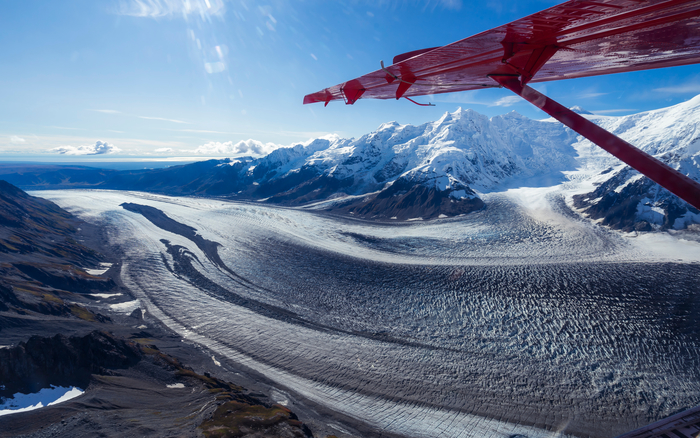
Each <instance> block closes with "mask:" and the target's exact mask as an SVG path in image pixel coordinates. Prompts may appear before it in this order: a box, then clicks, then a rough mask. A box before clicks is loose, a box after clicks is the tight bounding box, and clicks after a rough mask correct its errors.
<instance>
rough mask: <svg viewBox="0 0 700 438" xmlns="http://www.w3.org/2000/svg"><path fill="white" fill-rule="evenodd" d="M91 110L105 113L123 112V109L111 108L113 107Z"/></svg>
mask: <svg viewBox="0 0 700 438" xmlns="http://www.w3.org/2000/svg"><path fill="white" fill-rule="evenodd" d="M90 111H95V112H98V113H105V114H119V113H121V111H117V110H111V109H92V110H90Z"/></svg>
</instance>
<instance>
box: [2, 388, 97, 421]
mask: <svg viewBox="0 0 700 438" xmlns="http://www.w3.org/2000/svg"><path fill="white" fill-rule="evenodd" d="M84 392H85V391H83V390H82V389H80V388H77V387H75V386H73V387H71V388H67V387H61V386H58V387H55V386H51V387H50V388H43V389H41V390H40V391H39V392H35V393H33V394H22V393H21V392H18V393H17V394H15V395H14V396H12V398H10V399H7V400H5V401H4V402H2V403H0V416H2V415H9V414H16V413H18V412H27V411H33V410H35V409H39V408H43V407H45V406H53V405H57V404H59V403H63V402H65V401H68V400H71V399H74V398H76V397H78V396H80V395H81V394H83V393H84Z"/></svg>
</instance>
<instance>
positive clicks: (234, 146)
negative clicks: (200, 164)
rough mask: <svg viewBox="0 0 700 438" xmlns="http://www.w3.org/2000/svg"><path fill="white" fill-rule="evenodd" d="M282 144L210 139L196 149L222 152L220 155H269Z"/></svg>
mask: <svg viewBox="0 0 700 438" xmlns="http://www.w3.org/2000/svg"><path fill="white" fill-rule="evenodd" d="M281 147H282V146H281V145H278V144H274V143H263V142H261V141H257V140H252V139H251V140H245V141H239V142H238V143H234V142H232V141H227V142H225V143H221V142H218V141H217V142H214V141H210V142H209V143H206V144H203V145H201V146H200V147H198V148H197V149H195V151H194V152H195V153H196V154H203V155H206V154H220V155H241V154H247V155H260V156H263V155H267V154H269V153H270V152H272V151H274V150H275V149H279V148H281Z"/></svg>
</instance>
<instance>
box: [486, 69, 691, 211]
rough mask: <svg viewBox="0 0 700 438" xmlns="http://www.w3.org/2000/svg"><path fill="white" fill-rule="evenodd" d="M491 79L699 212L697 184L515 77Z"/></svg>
mask: <svg viewBox="0 0 700 438" xmlns="http://www.w3.org/2000/svg"><path fill="white" fill-rule="evenodd" d="M491 78H492V79H493V80H494V81H496V82H498V83H499V84H500V85H502V86H503V87H505V88H508V89H509V90H511V91H512V92H514V93H515V94H517V95H519V96H521V97H522V98H523V99H525V100H527V101H528V102H530V103H531V104H533V105H535V106H536V107H538V108H539V109H541V110H542V111H544V112H546V113H547V114H549V115H550V116H552V117H554V118H555V119H557V120H559V121H560V122H562V123H563V124H565V125H566V126H568V127H569V128H571V129H573V130H574V131H576V132H578V133H579V134H581V135H583V136H584V137H586V138H587V139H589V140H590V141H592V142H593V143H595V144H597V145H598V146H600V147H601V148H603V149H605V150H606V151H608V152H610V153H611V154H613V155H614V156H616V157H617V158H619V159H620V160H621V161H623V162H625V163H626V164H628V165H629V166H631V167H633V168H635V169H637V170H638V171H639V172H641V173H642V174H644V175H646V176H647V177H649V178H650V179H651V180H653V181H655V182H657V183H658V184H660V185H661V186H663V187H665V188H666V189H667V190H668V191H670V192H671V193H673V194H675V195H676V196H678V197H679V198H681V199H683V200H684V201H686V202H687V203H688V204H690V205H692V206H694V207H695V208H697V209H699V210H700V183H698V182H696V181H695V180H692V179H690V178H688V177H687V176H685V175H683V174H682V173H680V172H678V171H676V170H675V169H672V168H671V167H669V166H667V165H665V164H664V163H662V162H661V161H659V160H657V159H656V158H654V157H652V156H651V155H648V154H646V153H644V152H642V151H640V150H639V149H637V148H635V147H634V146H632V145H631V144H629V143H627V142H626V141H624V140H622V139H621V138H619V137H617V136H615V135H613V134H611V133H609V132H608V131H606V130H604V129H603V128H601V127H599V126H598V125H596V124H594V123H593V122H590V121H589V120H587V119H585V118H584V117H581V116H580V115H578V114H576V113H575V112H573V111H571V110H570V109H568V108H566V107H564V106H563V105H561V104H559V103H557V102H555V101H554V100H552V99H550V98H548V97H547V96H545V95H544V94H542V93H539V92H538V91H535V90H534V89H532V88H530V87H528V86H526V85H525V86H523V85H522V84H521V81H520V79H519V78H518V77H517V76H512V75H511V76H497V75H494V76H492V77H491Z"/></svg>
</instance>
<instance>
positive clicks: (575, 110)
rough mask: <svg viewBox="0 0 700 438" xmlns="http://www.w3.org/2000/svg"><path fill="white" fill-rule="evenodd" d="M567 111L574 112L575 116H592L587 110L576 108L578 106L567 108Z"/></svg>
mask: <svg viewBox="0 0 700 438" xmlns="http://www.w3.org/2000/svg"><path fill="white" fill-rule="evenodd" d="M569 109H570V110H571V111H573V112H575V113H576V114H584V115H591V116H592V115H593V113H592V112H590V111H587V110H585V109H583V108H581V107H580V106H578V105H574V106H572V107H571V108H569Z"/></svg>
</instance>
